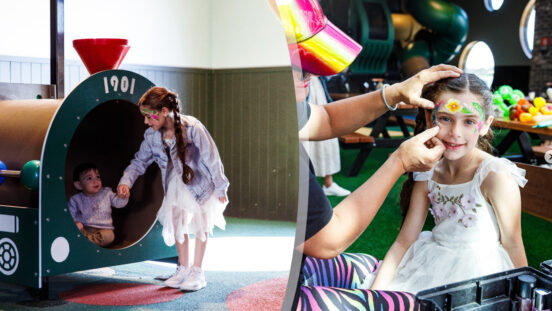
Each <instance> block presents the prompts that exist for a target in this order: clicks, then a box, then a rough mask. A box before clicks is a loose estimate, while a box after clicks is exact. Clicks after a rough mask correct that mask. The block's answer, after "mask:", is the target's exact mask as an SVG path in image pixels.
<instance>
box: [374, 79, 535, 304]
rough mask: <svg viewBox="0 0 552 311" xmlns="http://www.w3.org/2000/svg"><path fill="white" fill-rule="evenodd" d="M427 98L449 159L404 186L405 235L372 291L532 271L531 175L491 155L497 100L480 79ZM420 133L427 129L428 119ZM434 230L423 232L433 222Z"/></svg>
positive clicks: (447, 84)
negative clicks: (526, 202) (527, 219)
mask: <svg viewBox="0 0 552 311" xmlns="http://www.w3.org/2000/svg"><path fill="white" fill-rule="evenodd" d="M422 97H424V98H426V99H428V100H431V101H432V102H434V103H435V109H434V110H433V112H432V113H431V118H429V120H428V121H429V122H431V123H433V124H430V125H429V127H433V126H438V127H439V133H438V134H437V136H436V137H437V138H438V139H439V140H440V141H441V142H442V143H443V145H444V146H445V152H444V154H443V158H442V159H441V160H440V161H439V162H437V164H436V165H435V166H434V167H433V168H432V169H430V170H429V171H427V172H422V173H413V174H410V175H409V179H408V180H407V181H406V182H405V184H404V185H403V190H402V192H401V208H402V209H403V217H404V219H403V224H402V227H401V230H400V233H399V235H398V237H397V239H396V240H395V242H394V243H393V245H392V246H391V248H390V249H389V251H388V253H387V255H386V256H385V258H384V260H383V262H382V264H381V266H380V268H379V271H378V273H377V276H376V278H375V280H374V282H373V284H372V287H371V288H372V289H387V290H399V291H407V292H412V293H417V292H419V291H421V290H424V289H428V288H432V287H436V286H441V285H444V284H448V283H453V282H459V281H463V280H467V279H471V278H476V277H480V276H483V275H487V274H491V273H497V272H501V271H504V270H508V269H512V268H514V267H521V266H526V265H527V258H526V255H525V250H524V246H523V241H522V239H521V199H520V191H519V186H521V187H523V186H524V185H525V183H526V182H527V180H526V179H525V178H524V176H525V171H524V170H521V169H519V168H518V167H517V166H516V165H515V164H513V163H512V162H510V161H509V160H507V159H504V158H496V157H494V156H492V155H491V154H489V152H491V146H490V144H489V142H490V140H491V139H492V132H491V130H490V126H491V123H492V121H493V116H492V93H491V91H490V90H489V89H488V87H487V86H486V85H485V83H484V82H483V81H482V80H481V79H479V78H478V77H477V76H475V75H473V74H462V75H461V76H460V77H458V78H450V79H445V80H441V81H438V82H436V83H434V84H432V85H430V86H428V87H426V88H425V89H424V91H423V94H422ZM416 121H417V122H416V123H417V128H416V132H419V131H421V130H423V129H425V127H426V126H425V123H426V122H427V121H426V118H425V116H424V113H423V111H421V112H420V113H419V114H418V117H417V120H416ZM428 212H429V213H431V215H432V216H433V219H434V221H435V226H434V227H433V229H432V231H431V232H428V231H424V232H421V230H422V227H423V225H424V223H425V220H426V217H427V214H428Z"/></svg>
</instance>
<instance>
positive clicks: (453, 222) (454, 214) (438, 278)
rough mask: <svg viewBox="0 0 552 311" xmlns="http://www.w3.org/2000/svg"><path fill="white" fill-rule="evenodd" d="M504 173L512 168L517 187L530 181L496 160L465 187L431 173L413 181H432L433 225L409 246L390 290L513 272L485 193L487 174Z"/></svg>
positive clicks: (415, 290)
mask: <svg viewBox="0 0 552 311" xmlns="http://www.w3.org/2000/svg"><path fill="white" fill-rule="evenodd" d="M503 170H508V171H509V172H510V173H511V175H512V176H513V178H514V179H515V180H516V182H517V183H518V184H519V186H521V187H523V186H525V184H526V183H527V179H525V177H524V176H525V170H523V169H520V168H518V167H517V166H516V165H515V164H514V163H512V162H511V161H509V160H507V159H504V158H496V157H490V158H487V159H485V160H484V161H483V162H482V163H481V165H480V166H479V167H478V169H477V171H476V172H475V174H474V177H473V179H472V180H471V181H469V182H466V183H462V184H455V185H445V184H439V183H436V182H435V181H433V180H432V179H431V178H432V176H433V169H431V170H430V171H427V172H422V173H415V174H414V180H416V181H425V180H427V182H428V190H429V195H428V196H429V199H430V203H431V207H430V209H429V211H430V213H431V214H432V215H433V217H434V220H435V227H433V230H432V231H431V232H429V231H424V232H422V233H421V234H420V236H419V237H418V240H417V241H416V242H414V243H413V244H412V245H411V246H410V248H409V249H408V251H407V252H406V253H405V255H404V257H403V259H402V260H401V262H400V264H399V266H398V268H397V274H396V276H395V278H394V279H393V280H392V282H391V283H390V284H389V287H388V288H387V289H389V290H396V291H407V292H411V293H418V292H419V291H422V290H424V289H428V288H433V287H436V286H441V285H444V284H449V283H454V282H460V281H463V280H468V279H472V278H476V277H480V276H483V275H487V274H492V273H498V272H501V271H505V270H509V269H512V268H514V266H513V264H512V261H511V260H510V257H509V256H508V253H507V252H506V250H505V249H504V247H503V246H502V244H501V243H500V240H499V238H500V234H499V228H498V224H497V220H496V215H495V213H494V210H493V208H492V206H491V205H490V204H489V203H488V202H487V201H485V198H484V197H483V194H482V193H481V184H482V183H483V181H484V180H485V178H486V177H487V175H488V174H489V172H497V171H503Z"/></svg>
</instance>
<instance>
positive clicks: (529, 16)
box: [519, 0, 535, 59]
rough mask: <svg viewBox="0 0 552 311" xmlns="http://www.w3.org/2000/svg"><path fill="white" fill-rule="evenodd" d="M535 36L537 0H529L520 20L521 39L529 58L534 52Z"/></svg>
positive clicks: (522, 46)
mask: <svg viewBox="0 0 552 311" xmlns="http://www.w3.org/2000/svg"><path fill="white" fill-rule="evenodd" d="M534 38H535V0H529V2H527V5H526V6H525V9H524V10H523V14H522V15H521V20H520V22H519V41H520V43H521V48H522V49H523V53H525V56H527V58H529V59H531V57H532V53H533V40H534Z"/></svg>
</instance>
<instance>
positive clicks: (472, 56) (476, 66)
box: [458, 41, 495, 87]
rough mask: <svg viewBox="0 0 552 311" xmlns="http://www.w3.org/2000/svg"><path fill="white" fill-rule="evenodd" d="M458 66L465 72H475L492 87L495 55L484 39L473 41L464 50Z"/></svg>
mask: <svg viewBox="0 0 552 311" xmlns="http://www.w3.org/2000/svg"><path fill="white" fill-rule="evenodd" d="M458 66H459V67H460V68H462V70H463V71H464V72H467V73H473V74H475V75H477V76H478V77H479V78H481V79H482V80H483V81H485V83H487V86H489V87H491V84H493V79H494V67H495V63H494V56H493V52H492V51H491V48H489V46H488V45H487V44H486V43H485V42H483V41H472V42H470V43H469V44H468V45H466V47H465V48H464V50H463V51H462V54H461V55H460V61H459V62H458Z"/></svg>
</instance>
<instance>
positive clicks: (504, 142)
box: [496, 130, 521, 156]
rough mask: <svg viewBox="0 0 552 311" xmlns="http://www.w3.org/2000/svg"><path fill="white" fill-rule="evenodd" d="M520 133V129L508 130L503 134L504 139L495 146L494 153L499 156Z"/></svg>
mask: <svg viewBox="0 0 552 311" xmlns="http://www.w3.org/2000/svg"><path fill="white" fill-rule="evenodd" d="M520 134H521V132H520V131H515V130H510V132H508V134H506V136H504V139H502V141H501V142H500V144H498V146H497V147H496V155H497V156H501V155H503V154H504V153H505V152H506V151H507V150H508V148H510V146H511V145H512V144H513V143H514V142H515V141H516V140H517V139H518V137H519V135H520Z"/></svg>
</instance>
